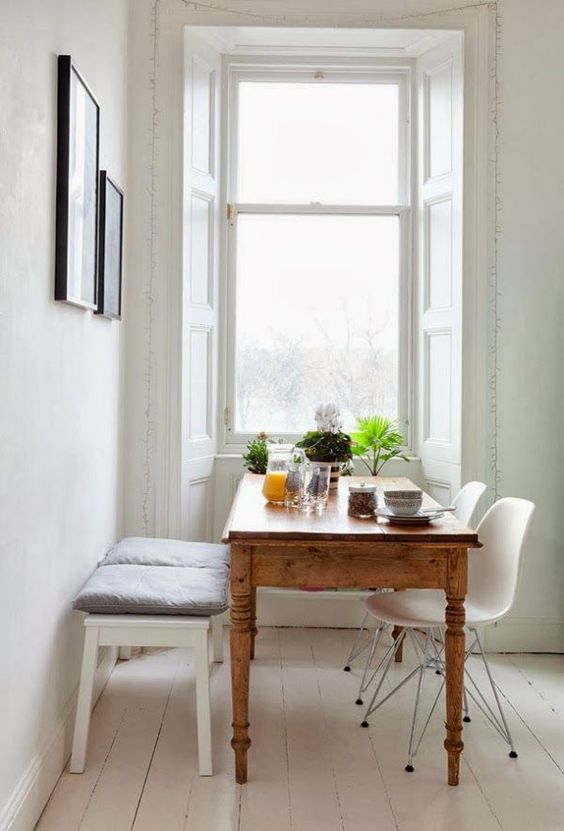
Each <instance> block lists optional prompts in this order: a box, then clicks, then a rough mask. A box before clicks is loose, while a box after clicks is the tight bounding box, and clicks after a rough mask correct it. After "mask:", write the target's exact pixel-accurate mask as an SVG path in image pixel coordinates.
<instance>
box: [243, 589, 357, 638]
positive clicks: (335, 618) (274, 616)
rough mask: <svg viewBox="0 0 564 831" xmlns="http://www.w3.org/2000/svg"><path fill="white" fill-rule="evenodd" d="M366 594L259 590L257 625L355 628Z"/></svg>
mask: <svg viewBox="0 0 564 831" xmlns="http://www.w3.org/2000/svg"><path fill="white" fill-rule="evenodd" d="M369 595H370V592H368V591H366V592H364V591H350V592H349V591H342V592H334V591H320V592H308V591H300V590H299V589H259V590H258V592H257V623H258V625H259V626H261V625H262V626H321V627H329V628H337V629H354V628H355V627H356V626H358V625H359V624H360V621H361V618H362V615H363V608H364V599H365V598H366V597H368V596H369Z"/></svg>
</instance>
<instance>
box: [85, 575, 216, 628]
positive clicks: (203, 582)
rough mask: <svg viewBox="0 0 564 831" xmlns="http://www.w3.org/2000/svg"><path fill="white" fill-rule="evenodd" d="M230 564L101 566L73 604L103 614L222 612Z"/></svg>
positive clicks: (211, 613) (199, 613) (197, 613)
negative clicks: (197, 566)
mask: <svg viewBox="0 0 564 831" xmlns="http://www.w3.org/2000/svg"><path fill="white" fill-rule="evenodd" d="M228 578H229V566H228V565H227V563H224V564H223V566H222V567H221V568H220V567H219V566H218V567H216V568H191V567H190V566H177V567H173V566H143V565H141V566H139V565H109V566H105V567H104V568H98V569H97V570H96V571H95V572H94V574H93V575H92V577H91V578H90V580H89V581H88V582H87V583H86V585H85V586H84V588H83V589H82V591H81V592H80V593H79V595H78V597H77V598H76V599H75V601H74V603H73V608H74V609H80V610H81V611H83V612H90V613H91V614H100V615H119V614H136V615H206V616H207V615H218V614H220V613H221V612H224V611H225V610H226V609H227V583H228Z"/></svg>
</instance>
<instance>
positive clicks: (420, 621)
mask: <svg viewBox="0 0 564 831" xmlns="http://www.w3.org/2000/svg"><path fill="white" fill-rule="evenodd" d="M469 556H472V554H471V553H470V554H469ZM366 609H367V610H368V611H369V612H370V614H371V615H373V616H374V617H375V618H377V619H378V620H381V621H382V622H383V623H392V624H393V625H394V626H411V627H421V628H425V629H428V628H435V627H438V626H444V623H445V593H444V591H443V590H442V589H409V590H407V591H402V592H393V593H388V594H373V595H372V596H371V597H369V598H368V599H367V601H366ZM465 609H466V625H467V626H480V625H481V624H485V623H494V622H495V621H496V620H499V619H500V618H501V617H503V615H504V614H505V613H506V612H505V611H503V612H501V613H500V612H499V609H491V608H490V609H488V608H486V607H485V606H483V605H481V604H479V603H475V602H473V601H472V598H471V597H469V598H468V600H467V601H466V603H465Z"/></svg>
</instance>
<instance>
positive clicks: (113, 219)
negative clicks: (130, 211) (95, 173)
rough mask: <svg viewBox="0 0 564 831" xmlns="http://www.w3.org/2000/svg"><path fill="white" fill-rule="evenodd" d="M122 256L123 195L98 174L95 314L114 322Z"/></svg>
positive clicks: (104, 175) (102, 173) (118, 313)
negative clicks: (98, 219)
mask: <svg viewBox="0 0 564 831" xmlns="http://www.w3.org/2000/svg"><path fill="white" fill-rule="evenodd" d="M122 252H123V193H122V191H121V190H120V189H119V187H118V186H117V185H116V183H115V182H114V181H113V179H111V178H110V176H108V174H107V172H106V171H105V170H101V171H100V222H99V232H98V308H97V309H96V314H100V315H104V316H105V317H112V318H114V319H116V320H119V319H120V318H121V272H122V261H123V253H122Z"/></svg>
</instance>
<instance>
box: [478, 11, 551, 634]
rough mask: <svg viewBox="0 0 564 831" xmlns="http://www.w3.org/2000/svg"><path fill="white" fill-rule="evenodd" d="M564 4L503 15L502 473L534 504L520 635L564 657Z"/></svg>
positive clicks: (502, 490) (515, 626)
mask: <svg viewBox="0 0 564 831" xmlns="http://www.w3.org/2000/svg"><path fill="white" fill-rule="evenodd" d="M563 31H564V3H561V2H554V0H535V2H534V3H531V2H528V0H503V3H502V4H500V35H501V38H500V44H499V59H498V60H499V72H498V79H499V95H498V97H499V107H498V126H499V140H498V188H497V197H498V205H499V213H498V226H499V231H498V239H497V251H498V264H497V279H498V299H497V315H498V319H499V332H498V335H497V346H498V350H497V373H496V376H497V408H496V409H497V411H496V418H497V424H498V427H497V433H496V438H497V442H496V448H497V473H498V480H499V482H498V493H499V495H500V496H506V495H518V496H525V497H528V498H529V499H533V500H534V501H535V502H536V503H537V514H536V516H535V521H534V524H533V527H532V532H531V541H530V545H529V548H528V557H527V559H526V562H525V569H524V574H523V580H522V586H521V592H520V596H519V600H518V603H517V604H516V606H515V608H514V610H513V612H512V626H511V631H509V630H508V628H507V624H500V626H499V633H498V637H496V638H495V641H494V640H492V639H491V640H490V643H491V644H492V645H493V644H494V643H498V644H500V645H501V646H502V647H503V646H509V647H513V646H516V647H518V648H521V649H527V648H530V649H538V650H558V651H564V510H563V477H564V439H563V434H562V420H563V416H564V370H563V356H564V326H563V324H562V313H563V309H564V204H563V201H562V194H563V193H564V153H563V145H564V142H563V135H564V84H563V83H562V78H563V77H564V49H563V48H562V45H563V44H562V32H563Z"/></svg>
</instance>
